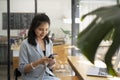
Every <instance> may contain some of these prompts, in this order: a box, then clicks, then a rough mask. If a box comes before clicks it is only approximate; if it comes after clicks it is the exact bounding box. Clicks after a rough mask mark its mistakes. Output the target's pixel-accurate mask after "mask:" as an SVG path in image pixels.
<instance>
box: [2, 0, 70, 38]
mask: <svg viewBox="0 0 120 80" xmlns="http://www.w3.org/2000/svg"><path fill="white" fill-rule="evenodd" d="M10 3H11V4H10V8H11V10H10V11H11V12H20V13H25V12H34V0H10ZM6 4H7V2H6V0H0V35H6V33H7V32H6V30H2V13H3V12H7V8H6V6H7V5H6ZM39 12H40V13H41V12H44V13H46V14H47V15H48V16H49V17H50V19H51V27H50V30H51V32H52V33H55V36H56V37H63V36H64V34H63V33H62V31H61V30H60V28H61V27H62V28H64V29H66V30H71V24H66V23H63V18H64V17H67V18H71V0H38V13H39ZM18 33H19V30H11V36H17V35H18Z"/></svg>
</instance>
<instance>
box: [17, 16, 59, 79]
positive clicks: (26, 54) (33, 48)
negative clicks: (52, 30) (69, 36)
mask: <svg viewBox="0 0 120 80" xmlns="http://www.w3.org/2000/svg"><path fill="white" fill-rule="evenodd" d="M49 26H50V19H49V17H48V16H47V15H46V14H38V15H36V16H35V17H34V18H33V20H32V23H31V26H30V29H29V31H28V38H27V39H25V40H24V41H23V42H22V44H21V48H20V55H19V59H20V60H19V70H20V72H21V73H22V77H23V80H60V79H59V78H57V77H55V76H54V74H53V73H52V72H51V70H50V69H49V67H48V66H47V65H48V64H49V65H51V66H52V65H53V64H54V59H52V58H48V56H49V55H50V54H52V53H53V52H52V47H53V45H52V42H51V40H50V39H49V38H48V32H49ZM51 66H50V67H51Z"/></svg>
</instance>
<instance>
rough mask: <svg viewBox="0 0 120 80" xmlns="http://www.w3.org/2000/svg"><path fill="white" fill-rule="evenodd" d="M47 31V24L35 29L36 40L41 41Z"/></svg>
mask: <svg viewBox="0 0 120 80" xmlns="http://www.w3.org/2000/svg"><path fill="white" fill-rule="evenodd" d="M48 31H49V24H48V23H47V22H45V23H42V24H41V25H39V26H38V27H37V28H36V29H35V34H36V37H37V38H40V39H43V38H44V37H45V36H46V35H47V34H48Z"/></svg>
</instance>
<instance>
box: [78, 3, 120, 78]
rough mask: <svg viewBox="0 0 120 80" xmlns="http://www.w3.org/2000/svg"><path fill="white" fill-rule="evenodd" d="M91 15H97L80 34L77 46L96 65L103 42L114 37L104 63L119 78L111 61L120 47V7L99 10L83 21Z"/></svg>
mask: <svg viewBox="0 0 120 80" xmlns="http://www.w3.org/2000/svg"><path fill="white" fill-rule="evenodd" d="M89 15H96V17H95V18H94V20H93V21H92V22H91V23H90V24H89V25H88V26H87V28H86V29H85V30H83V31H82V32H81V33H79V34H78V40H77V46H78V48H79V49H80V51H81V52H82V53H83V54H84V55H85V56H86V57H87V59H88V60H89V61H90V62H92V63H94V59H95V54H96V50H97V48H98V46H99V44H100V43H101V41H102V40H103V39H105V38H106V36H107V37H108V36H109V35H113V37H112V40H113V41H112V44H111V46H110V48H109V49H108V51H107V52H106V55H105V58H104V61H105V64H106V65H107V70H108V73H109V74H111V75H113V76H117V73H116V72H115V70H114V69H113V65H112V62H111V60H112V56H113V55H114V54H115V52H116V51H117V50H118V48H119V47H120V5H114V6H108V7H101V8H98V9H96V10H94V11H91V12H89V13H87V14H85V15H83V16H82V18H81V19H82V20H83V19H84V18H85V17H86V16H89ZM107 39H108V38H107Z"/></svg>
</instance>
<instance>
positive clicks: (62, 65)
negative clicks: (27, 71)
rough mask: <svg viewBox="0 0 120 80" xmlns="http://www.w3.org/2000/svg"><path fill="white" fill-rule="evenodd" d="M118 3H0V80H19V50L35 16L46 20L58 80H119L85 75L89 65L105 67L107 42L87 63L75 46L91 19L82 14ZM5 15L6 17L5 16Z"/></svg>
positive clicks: (62, 0)
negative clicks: (49, 22) (48, 22)
mask: <svg viewBox="0 0 120 80" xmlns="http://www.w3.org/2000/svg"><path fill="white" fill-rule="evenodd" d="M119 1H120V0H0V80H22V77H21V76H19V75H18V76H17V73H16V69H17V68H18V66H19V49H20V46H21V43H22V41H23V40H24V39H25V38H26V37H27V34H28V30H29V26H30V23H31V21H32V18H33V17H34V15H36V14H39V13H45V14H47V15H48V16H49V17H50V20H51V24H50V33H49V38H50V39H51V40H52V42H53V53H55V54H57V56H55V60H56V63H55V65H54V68H53V73H54V74H55V75H56V76H57V77H59V78H60V79H61V80H120V78H119V77H117V78H113V77H112V78H111V77H99V76H88V75H87V74H86V73H87V70H88V68H89V67H90V66H93V65H95V66H99V67H101V66H105V64H104V63H103V62H102V60H103V58H104V55H105V52H106V51H107V50H108V48H109V46H110V44H111V41H102V42H101V44H100V46H99V47H98V49H97V52H96V53H97V55H96V58H95V59H96V62H95V64H91V63H90V62H89V61H88V60H87V59H86V57H85V56H84V55H83V54H82V52H81V51H80V49H79V48H78V47H77V46H76V45H77V43H76V42H77V37H78V34H79V33H80V32H81V31H83V30H84V29H85V28H86V27H87V25H88V24H89V23H90V22H91V21H92V20H93V18H94V16H89V17H87V18H86V19H85V20H84V21H81V20H80V18H81V17H82V15H84V14H86V13H88V12H90V11H92V10H95V9H97V8H99V7H103V6H110V5H115V4H117V3H119ZM8 15H9V16H8Z"/></svg>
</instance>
